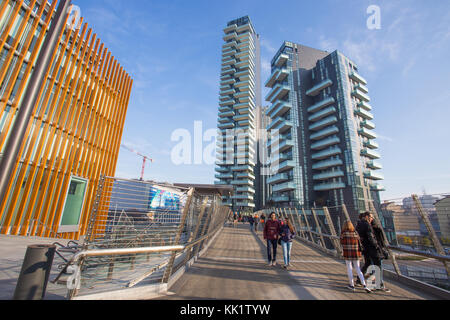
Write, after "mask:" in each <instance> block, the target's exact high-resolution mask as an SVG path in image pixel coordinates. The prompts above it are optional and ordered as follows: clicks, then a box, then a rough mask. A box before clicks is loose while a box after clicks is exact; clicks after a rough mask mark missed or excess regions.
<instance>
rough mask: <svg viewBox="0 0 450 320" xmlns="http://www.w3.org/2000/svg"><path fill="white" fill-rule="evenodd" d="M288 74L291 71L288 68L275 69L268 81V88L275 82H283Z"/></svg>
mask: <svg viewBox="0 0 450 320" xmlns="http://www.w3.org/2000/svg"><path fill="white" fill-rule="evenodd" d="M288 76H289V71H288V70H287V69H275V71H274V72H273V73H272V74H271V75H270V78H269V80H267V81H266V83H265V86H266V87H267V88H272V87H273V85H274V84H275V82H277V81H278V82H283V81H284V80H285V79H286V78H287V77H288Z"/></svg>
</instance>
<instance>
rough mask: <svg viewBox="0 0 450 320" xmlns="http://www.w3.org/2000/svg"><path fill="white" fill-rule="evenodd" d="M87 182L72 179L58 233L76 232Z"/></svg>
mask: <svg viewBox="0 0 450 320" xmlns="http://www.w3.org/2000/svg"><path fill="white" fill-rule="evenodd" d="M86 187H87V180H85V179H81V178H76V177H72V178H71V180H70V184H69V190H68V191H67V197H66V203H65V205H64V211H63V214H62V217H61V223H60V226H59V232H60V233H64V232H77V231H78V227H79V224H80V217H81V211H82V209H83V204H84V197H85V195H86Z"/></svg>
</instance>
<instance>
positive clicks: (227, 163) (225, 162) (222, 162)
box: [216, 160, 233, 167]
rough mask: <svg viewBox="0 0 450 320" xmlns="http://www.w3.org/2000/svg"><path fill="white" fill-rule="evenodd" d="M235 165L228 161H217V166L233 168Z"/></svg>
mask: <svg viewBox="0 0 450 320" xmlns="http://www.w3.org/2000/svg"><path fill="white" fill-rule="evenodd" d="M232 165H233V163H232V162H228V161H225V160H217V161H216V166H220V167H221V166H232Z"/></svg>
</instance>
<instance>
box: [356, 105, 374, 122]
mask: <svg viewBox="0 0 450 320" xmlns="http://www.w3.org/2000/svg"><path fill="white" fill-rule="evenodd" d="M355 114H356V115H358V116H360V117H361V118H364V119H366V120H373V114H371V113H370V112H369V111H366V110H364V109H361V108H357V109H355Z"/></svg>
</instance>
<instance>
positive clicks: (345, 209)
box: [342, 204, 352, 221]
mask: <svg viewBox="0 0 450 320" xmlns="http://www.w3.org/2000/svg"><path fill="white" fill-rule="evenodd" d="M342 211H344V215H345V219H347V221H352V219H350V215H349V214H348V211H347V206H346V205H345V204H342Z"/></svg>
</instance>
